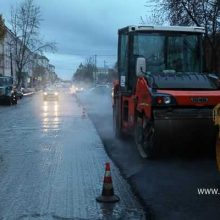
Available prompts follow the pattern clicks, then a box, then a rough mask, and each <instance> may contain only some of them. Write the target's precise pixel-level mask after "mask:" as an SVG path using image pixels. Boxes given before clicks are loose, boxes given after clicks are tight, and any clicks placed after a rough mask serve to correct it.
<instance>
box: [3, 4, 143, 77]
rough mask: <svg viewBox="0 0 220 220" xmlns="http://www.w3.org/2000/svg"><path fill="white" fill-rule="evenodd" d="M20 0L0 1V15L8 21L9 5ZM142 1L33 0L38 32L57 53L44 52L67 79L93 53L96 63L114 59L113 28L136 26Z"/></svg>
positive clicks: (114, 40)
mask: <svg viewBox="0 0 220 220" xmlns="http://www.w3.org/2000/svg"><path fill="white" fill-rule="evenodd" d="M21 1H22V0H0V14H3V16H4V18H5V20H6V21H7V20H9V18H10V17H9V16H10V7H11V5H15V4H19V2H21ZM145 2H146V0H138V1H137V0H78V1H77V0H35V3H36V4H37V5H39V6H40V7H41V14H42V18H43V21H42V23H41V35H42V37H43V38H44V40H45V41H55V42H56V43H57V52H56V53H54V54H50V53H47V54H46V55H47V57H48V58H49V60H50V63H51V64H53V65H55V67H56V72H57V74H58V75H59V76H60V77H61V78H63V79H70V78H71V77H72V75H73V72H75V70H76V69H77V67H78V66H79V64H80V63H81V62H84V61H85V59H86V58H88V57H89V56H93V55H95V54H96V55H97V64H98V66H100V67H103V66H104V62H106V65H107V66H109V67H112V66H113V65H114V63H115V62H116V59H117V57H116V54H117V30H118V29H119V28H121V27H124V26H128V25H139V24H140V17H141V16H145V15H146V14H147V8H146V7H145V6H144V5H145Z"/></svg>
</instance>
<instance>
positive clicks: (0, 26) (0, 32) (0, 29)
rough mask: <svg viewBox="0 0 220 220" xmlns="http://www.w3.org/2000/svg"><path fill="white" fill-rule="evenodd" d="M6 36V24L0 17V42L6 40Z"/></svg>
mask: <svg viewBox="0 0 220 220" xmlns="http://www.w3.org/2000/svg"><path fill="white" fill-rule="evenodd" d="M5 34H6V28H5V22H4V20H3V18H2V15H0V40H2V39H3V38H4V36H5Z"/></svg>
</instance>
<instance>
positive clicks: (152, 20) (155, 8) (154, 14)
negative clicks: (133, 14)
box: [140, 0, 166, 25]
mask: <svg viewBox="0 0 220 220" xmlns="http://www.w3.org/2000/svg"><path fill="white" fill-rule="evenodd" d="M162 2H163V0H157V1H156V0H147V1H146V3H145V5H144V6H145V7H146V9H147V14H146V15H145V16H144V17H143V16H141V22H140V23H141V24H142V25H152V24H153V25H163V24H164V23H165V17H166V16H165V14H164V13H161V11H162V10H163V5H162Z"/></svg>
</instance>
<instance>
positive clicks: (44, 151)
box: [0, 94, 145, 220]
mask: <svg viewBox="0 0 220 220" xmlns="http://www.w3.org/2000/svg"><path fill="white" fill-rule="evenodd" d="M0 115H1V118H0V124H1V127H0V198H1V200H0V219H1V220H6V219H9V220H11V219H49V220H50V219H109V220H110V219H132V220H133V219H134V220H135V219H144V218H145V217H144V216H145V213H144V212H143V209H142V206H141V205H140V203H139V202H138V200H137V198H136V197H135V196H134V195H133V194H132V192H131V189H130V186H129V185H128V184H127V182H126V181H125V180H124V179H123V178H122V176H121V175H120V173H119V170H118V169H117V167H116V166H115V165H114V164H113V163H112V161H111V160H110V159H109V158H108V156H107V154H106V153H105V151H104V148H103V144H102V142H101V139H100V137H99V136H98V134H97V131H96V129H95V127H94V126H93V124H92V122H91V120H90V119H89V118H88V117H86V118H82V107H81V106H79V105H78V104H77V103H76V100H75V98H74V97H71V96H69V95H62V96H61V97H60V101H59V102H53V101H51V102H49V101H48V102H43V99H42V95H41V94H36V95H34V96H32V97H25V98H24V99H23V100H21V101H19V103H18V105H17V106H10V107H7V106H0ZM108 161H110V163H111V173H112V178H113V186H114V190H115V193H116V194H117V195H118V196H119V197H120V199H121V200H120V202H119V203H116V204H113V205H110V204H109V205H103V204H99V203H97V202H96V200H95V198H96V197H97V196H99V195H100V193H101V190H102V181H103V176H104V165H105V163H106V162H108Z"/></svg>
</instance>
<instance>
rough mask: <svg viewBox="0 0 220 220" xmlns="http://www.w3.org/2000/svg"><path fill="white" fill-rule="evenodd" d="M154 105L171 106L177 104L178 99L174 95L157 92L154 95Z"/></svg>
mask: <svg viewBox="0 0 220 220" xmlns="http://www.w3.org/2000/svg"><path fill="white" fill-rule="evenodd" d="M153 105H154V106H170V105H176V100H175V98H174V97H173V96H171V95H167V94H156V95H155V96H154V97H153Z"/></svg>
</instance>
